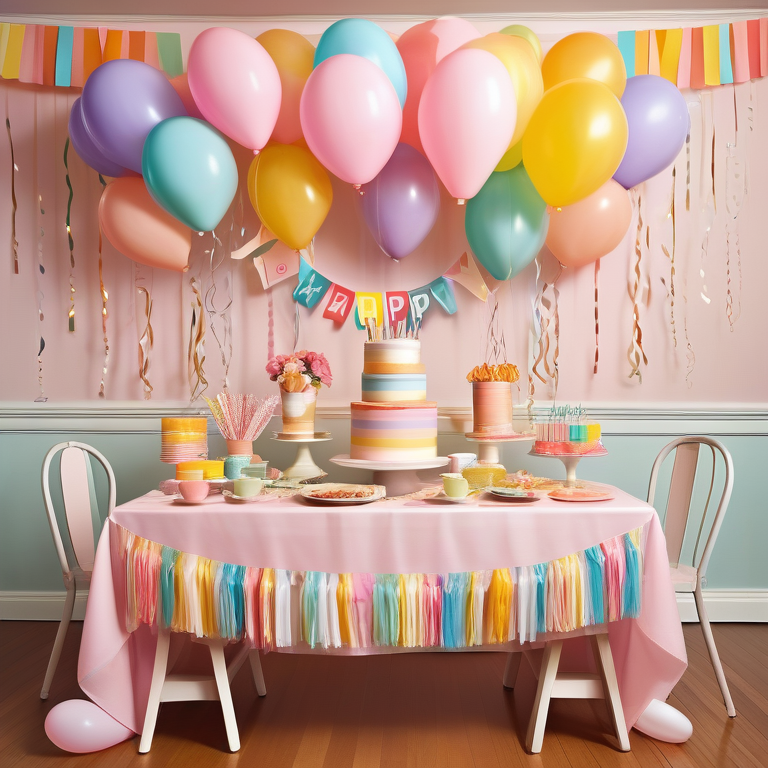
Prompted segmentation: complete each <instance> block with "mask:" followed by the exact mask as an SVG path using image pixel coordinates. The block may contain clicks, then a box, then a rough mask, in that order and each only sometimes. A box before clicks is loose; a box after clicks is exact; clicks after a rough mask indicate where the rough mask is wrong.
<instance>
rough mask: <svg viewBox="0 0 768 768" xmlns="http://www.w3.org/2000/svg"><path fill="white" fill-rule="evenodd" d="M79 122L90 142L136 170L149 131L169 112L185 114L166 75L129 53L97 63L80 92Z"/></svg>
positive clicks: (104, 153)
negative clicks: (124, 56) (80, 109)
mask: <svg viewBox="0 0 768 768" xmlns="http://www.w3.org/2000/svg"><path fill="white" fill-rule="evenodd" d="M82 100H83V101H82V112H83V123H84V125H85V128H86V130H87V131H88V134H89V135H90V137H91V139H92V140H93V143H94V144H95V145H96V147H97V148H98V149H99V150H100V152H101V153H102V154H103V155H104V156H105V157H107V158H109V159H110V160H111V161H112V162H114V163H117V164H118V165H122V166H123V167H125V168H130V169H131V170H132V171H136V173H141V152H142V149H143V148H144V140H145V139H146V138H147V135H148V134H149V132H150V131H151V130H152V129H153V128H154V127H155V126H156V125H157V124H158V123H160V122H162V121H163V120H167V119H168V118H169V117H186V116H187V111H186V110H185V109H184V104H183V103H182V101H181V97H180V96H179V94H178V93H176V91H175V90H174V88H173V86H172V85H171V84H170V83H169V82H168V80H167V79H166V77H165V75H164V74H163V73H162V72H160V71H158V70H157V69H155V68H154V67H150V66H149V64H144V62H142V61H134V60H133V59H115V60H113V61H107V62H105V63H104V64H102V65H101V66H100V67H97V68H96V69H95V70H94V71H93V72H92V73H91V76H90V77H89V78H88V80H87V82H86V83H85V87H84V88H83V95H82Z"/></svg>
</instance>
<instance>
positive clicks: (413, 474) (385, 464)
mask: <svg viewBox="0 0 768 768" xmlns="http://www.w3.org/2000/svg"><path fill="white" fill-rule="evenodd" d="M331 461H332V462H333V463H334V464H338V465H339V466H340V467H349V468H350V469H368V470H373V482H374V483H375V484H376V485H383V486H385V487H386V489H387V496H405V494H407V493H413V492H414V491H419V490H421V488H422V487H423V486H424V481H423V480H422V479H421V478H420V477H419V474H418V471H419V470H421V469H436V468H437V467H444V466H445V465H446V464H448V463H449V462H450V459H449V458H448V457H447V456H436V457H435V458H433V459H415V460H413V461H366V460H365V459H350V458H349V454H347V453H345V454H342V455H340V456H334V457H333V458H332V459H331Z"/></svg>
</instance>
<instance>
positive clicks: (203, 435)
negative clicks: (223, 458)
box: [160, 418, 208, 464]
mask: <svg viewBox="0 0 768 768" xmlns="http://www.w3.org/2000/svg"><path fill="white" fill-rule="evenodd" d="M161 435H162V442H161V446H160V461H163V462H165V463H166V464H178V463H179V462H181V461H191V460H193V459H206V458H208V419H199V418H198V419H175V418H173V419H172V418H167V419H162V431H161Z"/></svg>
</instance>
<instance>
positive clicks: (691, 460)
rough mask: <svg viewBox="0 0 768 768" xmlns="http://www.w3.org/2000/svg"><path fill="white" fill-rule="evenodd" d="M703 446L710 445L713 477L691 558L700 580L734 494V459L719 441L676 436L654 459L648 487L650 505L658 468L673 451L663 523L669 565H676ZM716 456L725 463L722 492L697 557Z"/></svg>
mask: <svg viewBox="0 0 768 768" xmlns="http://www.w3.org/2000/svg"><path fill="white" fill-rule="evenodd" d="M702 445H706V446H709V448H710V450H711V451H712V477H711V480H710V484H709V492H708V494H707V501H706V503H705V505H704V511H703V512H702V515H701V520H700V523H699V529H698V532H697V535H696V544H695V546H694V548H693V555H692V559H691V565H693V566H694V567H696V568H697V569H698V572H699V577H700V578H703V577H704V574H705V573H706V570H707V565H708V564H709V558H710V556H711V555H712V550H713V549H714V546H715V541H716V540H717V535H718V533H719V532H720V526H721V525H722V522H723V518H724V517H725V511H726V509H728V502H729V501H730V499H731V492H732V491H733V460H732V459H731V454H730V453H729V452H728V449H727V448H726V447H725V446H724V445H723V444H722V443H721V442H720V441H719V440H715V439H714V438H711V437H704V436H688V437H679V438H677V439H676V440H673V441H672V442H671V443H669V445H667V446H665V447H664V448H663V449H662V450H661V452H660V453H659V455H658V456H657V457H656V461H654V463H653V469H651V481H650V483H649V486H648V503H649V504H651V505H652V506H653V501H654V496H655V495H656V483H657V481H658V475H659V470H660V469H661V465H662V464H663V462H664V459H666V458H667V456H669V454H670V453H672V451H675V460H674V465H673V467H672V477H671V480H670V483H669V497H668V499H667V513H666V518H665V520H664V534H665V536H666V539H667V555H668V557H669V562H670V564H671V565H673V566H677V565H678V564H679V562H680V556H681V553H682V549H683V541H684V539H685V529H686V527H687V525H688V520H689V517H690V512H691V500H692V498H693V489H694V483H695V481H696V470H697V468H698V465H699V450H700V448H701V446H702ZM718 454H719V455H720V457H722V459H723V463H724V471H725V476H724V479H723V490H722V493H721V495H720V501H719V503H718V505H717V511H716V512H715V515H714V519H713V520H712V523H711V528H710V530H709V534H708V535H707V537H706V543H705V544H704V550H703V552H702V554H701V557H700V558H699V557H698V553H699V545H700V543H701V540H702V536H703V533H704V530H705V524H706V522H707V517H708V515H707V512H708V510H709V503H710V501H711V499H712V491H713V489H714V483H715V470H716V461H717V455H718Z"/></svg>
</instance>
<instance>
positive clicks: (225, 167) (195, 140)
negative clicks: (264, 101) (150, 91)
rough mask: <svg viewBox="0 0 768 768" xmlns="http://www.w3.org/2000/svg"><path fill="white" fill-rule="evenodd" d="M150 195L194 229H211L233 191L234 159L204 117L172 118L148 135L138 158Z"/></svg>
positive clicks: (235, 171)
mask: <svg viewBox="0 0 768 768" xmlns="http://www.w3.org/2000/svg"><path fill="white" fill-rule="evenodd" d="M141 168H142V171H143V173H144V183H145V184H146V185H147V189H148V190H149V194H150V195H152V197H153V198H154V199H155V201H156V202H157V203H158V204H159V205H160V206H162V207H163V208H165V210H166V211H168V213H170V214H171V216H175V217H176V218H177V219H178V220H179V221H181V222H183V223H184V224H186V225H187V226H188V227H190V228H191V229H194V230H197V231H198V232H206V231H208V230H211V229H215V228H216V227H217V226H218V225H219V222H220V221H221V220H222V218H224V214H225V213H226V212H227V210H228V209H229V206H230V204H231V203H232V200H233V199H234V197H235V193H236V192H237V163H236V162H235V158H234V156H233V155H232V150H231V149H230V148H229V145H228V144H227V142H226V140H225V139H224V137H223V136H222V135H221V134H220V133H219V132H218V131H217V130H216V129H215V128H212V127H211V126H210V125H208V123H206V122H205V121H204V120H197V119H196V118H194V117H171V118H169V119H168V120H163V121H162V122H161V123H158V124H157V125H156V126H155V127H154V128H153V129H152V130H151V131H150V132H149V135H148V136H147V140H146V141H145V142H144V150H143V152H142V156H141Z"/></svg>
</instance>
